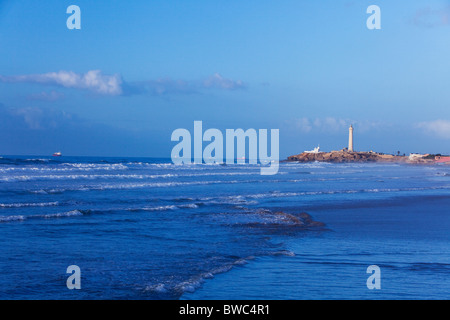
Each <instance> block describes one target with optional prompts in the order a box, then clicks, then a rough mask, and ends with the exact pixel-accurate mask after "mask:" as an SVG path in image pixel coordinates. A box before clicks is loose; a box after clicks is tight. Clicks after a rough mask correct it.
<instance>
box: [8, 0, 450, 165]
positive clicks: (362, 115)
mask: <svg viewBox="0 0 450 320" xmlns="http://www.w3.org/2000/svg"><path fill="white" fill-rule="evenodd" d="M72 4H75V5H78V6H79V7H80V8H81V30H69V29H67V27H66V20H67V18H68V17H69V14H67V13H66V9H67V7H68V6H69V5H72ZM372 4H376V5H378V6H379V7H380V8H381V26H382V29H381V30H368V29H367V27H366V19H367V18H368V17H369V15H368V14H367V13H366V9H367V7H368V6H369V5H372ZM449 40H450V1H448V0H446V1H443V0H439V1H424V0H420V1H406V0H402V1H381V0H371V1H365V0H359V1H349V0H332V1H331V0H329V1H325V0H322V1H299V0H293V1H285V0H279V1H261V0H259V1H252V0H249V1H235V0H228V1H217V0H214V1H206V0H203V1H196V0H191V1H173V0H169V1H138V0H136V1H128V2H127V1H111V0H109V1H100V0H98V1H84V0H75V1H62V0H50V1H45V2H37V1H32V0H27V1H20V2H19V1H8V0H6V1H5V0H0V57H1V59H0V136H1V137H2V138H1V139H0V154H35V155H46V154H51V153H53V152H55V151H58V150H60V151H62V152H63V153H64V154H66V155H92V156H150V157H152V156H153V157H170V151H171V149H172V147H173V146H174V144H175V143H173V142H171V141H170V135H171V133H172V131H173V130H175V129H177V128H186V129H189V130H191V131H192V130H193V121H194V120H202V121H203V127H204V129H206V128H218V129H221V130H225V129H227V128H233V129H237V128H243V129H248V128H255V129H263V128H264V129H280V152H281V157H282V158H284V157H286V156H288V155H291V154H297V153H300V152H301V151H303V150H305V149H308V150H309V149H312V148H313V147H315V146H316V145H317V144H319V143H320V145H321V147H322V148H323V149H328V150H337V149H341V148H342V147H345V146H346V143H347V132H348V131H347V128H348V126H349V125H350V124H353V125H354V127H355V149H358V150H376V151H381V152H388V153H391V152H396V151H397V150H399V151H401V152H405V153H409V152H433V153H437V152H442V153H450V108H449V107H450V89H449V88H450V76H449V71H450V59H449V57H450V41H449Z"/></svg>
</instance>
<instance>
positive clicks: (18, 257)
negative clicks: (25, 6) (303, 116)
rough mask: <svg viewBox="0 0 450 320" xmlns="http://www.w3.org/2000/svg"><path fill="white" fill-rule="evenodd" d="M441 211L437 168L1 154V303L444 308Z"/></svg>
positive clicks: (446, 256) (449, 280)
mask: <svg viewBox="0 0 450 320" xmlns="http://www.w3.org/2000/svg"><path fill="white" fill-rule="evenodd" d="M449 208H450V166H446V165H434V166H428V165H406V164H380V163H371V164H362V163H354V164H330V163H317V162H316V163H306V164H301V163H281V164H280V169H279V173H278V174H277V175H273V176H262V175H260V167H259V166H258V165H249V164H245V165H238V164H236V165H205V164H204V165H200V164H192V165H174V164H172V163H171V161H170V159H153V158H94V157H92V158H90V157H35V156H28V157H24V156H3V157H2V158H0V235H1V236H0V299H448V298H449V294H450V232H449V231H450V210H449ZM280 211H282V212H284V213H288V214H291V215H292V216H296V215H299V214H300V213H302V212H307V213H308V214H310V215H311V216H312V218H313V219H314V220H315V221H319V222H322V223H324V224H325V226H314V227H303V226H298V225H295V224H293V222H292V220H290V219H285V216H284V215H280V214H277V212H280ZM71 265H76V266H78V267H79V268H80V270H81V289H80V290H69V289H68V288H67V286H66V280H67V278H68V277H69V276H70V274H68V273H66V270H67V267H68V266H71ZM371 265H377V266H378V267H379V268H380V272H381V273H380V283H381V289H379V290H378V289H373V290H369V289H368V287H367V285H366V281H367V279H368V277H369V276H370V274H368V273H367V272H366V270H367V268H368V267H369V266H371Z"/></svg>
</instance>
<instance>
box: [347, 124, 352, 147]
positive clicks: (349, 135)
mask: <svg viewBox="0 0 450 320" xmlns="http://www.w3.org/2000/svg"><path fill="white" fill-rule="evenodd" d="M348 152H353V126H352V125H350V128H348Z"/></svg>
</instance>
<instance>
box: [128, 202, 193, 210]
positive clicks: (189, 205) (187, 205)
mask: <svg viewBox="0 0 450 320" xmlns="http://www.w3.org/2000/svg"><path fill="white" fill-rule="evenodd" d="M198 207H199V206H198V205H197V204H195V203H192V204H184V205H167V206H158V207H143V208H128V209H127V210H128V211H133V212H135V211H168V210H177V209H196V208H198Z"/></svg>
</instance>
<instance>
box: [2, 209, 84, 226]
mask: <svg viewBox="0 0 450 320" xmlns="http://www.w3.org/2000/svg"><path fill="white" fill-rule="evenodd" d="M88 213H90V211H89V210H87V211H84V210H71V211H67V212H61V213H50V214H36V215H29V216H24V215H14V216H0V223H2V222H3V223H5V222H14V221H25V220H31V219H55V218H63V217H75V216H83V215H85V214H88Z"/></svg>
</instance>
